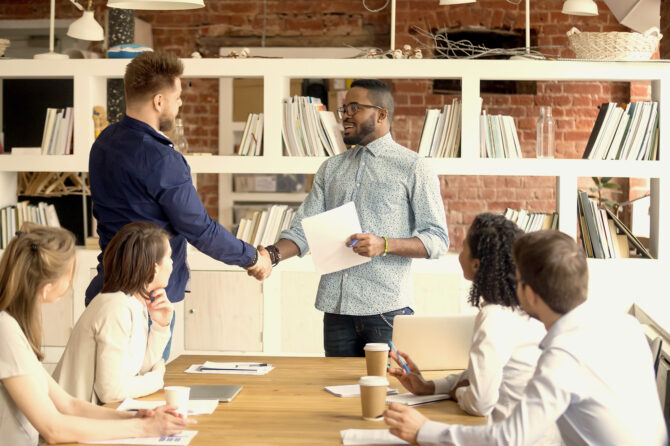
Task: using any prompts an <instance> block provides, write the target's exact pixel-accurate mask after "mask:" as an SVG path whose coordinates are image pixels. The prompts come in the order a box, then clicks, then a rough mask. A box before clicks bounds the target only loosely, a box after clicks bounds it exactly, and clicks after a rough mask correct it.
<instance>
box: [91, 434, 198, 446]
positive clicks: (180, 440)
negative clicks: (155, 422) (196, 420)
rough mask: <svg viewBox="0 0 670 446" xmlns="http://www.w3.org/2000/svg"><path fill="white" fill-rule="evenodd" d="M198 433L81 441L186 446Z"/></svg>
mask: <svg viewBox="0 0 670 446" xmlns="http://www.w3.org/2000/svg"><path fill="white" fill-rule="evenodd" d="M197 433H198V431H183V432H182V433H181V434H177V435H170V436H169V437H146V438H120V439H118V440H104V441H80V443H84V444H132V445H148V446H152V445H162V444H169V445H172V446H186V445H187V444H189V443H190V442H191V440H193V437H195V434H197Z"/></svg>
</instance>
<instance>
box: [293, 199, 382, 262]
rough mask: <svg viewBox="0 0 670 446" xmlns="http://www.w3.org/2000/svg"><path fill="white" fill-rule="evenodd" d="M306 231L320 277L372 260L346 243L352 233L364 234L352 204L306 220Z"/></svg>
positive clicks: (304, 220) (304, 225)
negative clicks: (357, 252) (359, 253)
mask: <svg viewBox="0 0 670 446" xmlns="http://www.w3.org/2000/svg"><path fill="white" fill-rule="evenodd" d="M302 229H303V230H304V232H305V238H307V243H308V244H309V249H310V251H312V258H313V259H314V267H315V269H316V272H317V273H319V274H329V273H334V272H335V271H341V270H343V269H347V268H351V267H352V266H357V265H361V264H363V263H366V262H369V261H370V260H372V259H371V258H370V257H364V256H361V255H358V254H356V253H355V252H354V251H353V250H352V249H351V248H349V247H348V246H347V245H346V244H345V242H346V241H347V239H348V238H349V236H350V235H351V234H356V233H361V232H363V230H362V229H361V223H360V221H359V220H358V213H357V212H356V206H355V205H354V203H353V202H352V201H350V202H349V203H346V204H343V205H342V206H340V207H337V208H335V209H331V210H329V211H326V212H322V213H320V214H317V215H314V216H312V217H307V218H304V219H303V220H302Z"/></svg>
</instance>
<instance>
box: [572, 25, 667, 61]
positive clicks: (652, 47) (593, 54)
mask: <svg viewBox="0 0 670 446" xmlns="http://www.w3.org/2000/svg"><path fill="white" fill-rule="evenodd" d="M567 35H568V39H569V40H570V48H572V50H573V51H574V52H575V55H576V57H577V59H597V60H649V59H651V56H652V55H653V54H654V52H655V51H656V48H658V42H659V40H661V38H662V37H663V35H662V34H661V33H660V31H659V29H658V28H656V27H653V28H649V29H648V30H647V31H645V32H644V34H640V33H625V32H606V33H598V32H587V33H583V32H580V31H579V30H578V29H577V28H572V29H571V30H570V31H568V32H567Z"/></svg>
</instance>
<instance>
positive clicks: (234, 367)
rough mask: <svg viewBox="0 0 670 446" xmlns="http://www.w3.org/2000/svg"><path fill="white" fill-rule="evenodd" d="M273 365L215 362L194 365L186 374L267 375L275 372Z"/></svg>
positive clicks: (185, 371)
mask: <svg viewBox="0 0 670 446" xmlns="http://www.w3.org/2000/svg"><path fill="white" fill-rule="evenodd" d="M273 369H274V367H272V364H264V363H258V362H213V361H206V362H205V363H204V364H193V365H191V367H189V368H187V369H186V370H184V373H215V374H221V375H265V374H267V373H270V371H271V370H273Z"/></svg>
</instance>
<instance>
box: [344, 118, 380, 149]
mask: <svg viewBox="0 0 670 446" xmlns="http://www.w3.org/2000/svg"><path fill="white" fill-rule="evenodd" d="M358 128H359V130H358V132H356V133H354V134H353V135H351V136H345V137H344V138H343V139H344V143H345V144H346V145H348V146H354V145H357V144H360V143H361V141H363V140H365V139H367V138H368V137H369V136H370V135H372V134H374V133H375V114H372V115H371V116H370V119H368V120H367V121H363V122H361V123H360V124H358Z"/></svg>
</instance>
